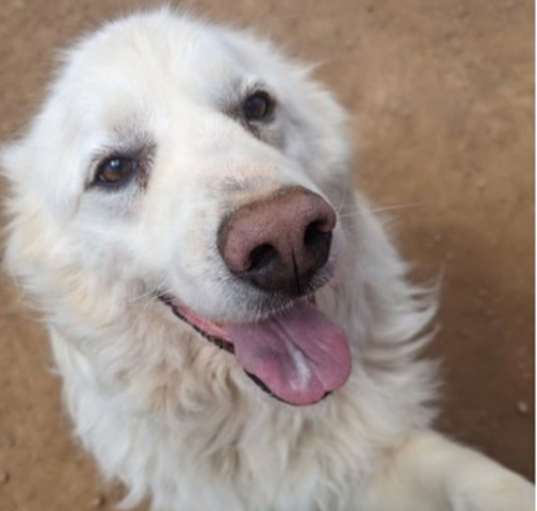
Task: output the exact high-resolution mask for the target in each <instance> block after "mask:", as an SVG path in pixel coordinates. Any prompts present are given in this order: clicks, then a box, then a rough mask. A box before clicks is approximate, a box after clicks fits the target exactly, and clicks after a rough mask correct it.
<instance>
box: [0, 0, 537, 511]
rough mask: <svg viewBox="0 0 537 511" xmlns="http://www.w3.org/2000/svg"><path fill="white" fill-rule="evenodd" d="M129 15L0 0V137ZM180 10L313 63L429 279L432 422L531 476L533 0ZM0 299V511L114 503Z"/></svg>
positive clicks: (363, 169) (14, 301) (363, 170)
mask: <svg viewBox="0 0 537 511" xmlns="http://www.w3.org/2000/svg"><path fill="white" fill-rule="evenodd" d="M172 3H173V2H172ZM136 5H146V6H147V5H156V2H144V3H143V4H142V3H141V2H133V1H128V0H99V1H95V0H93V1H91V0H77V1H71V0H53V1H49V2H43V1H40V0H3V1H2V7H1V9H0V64H1V67H0V91H1V94H0V139H4V140H5V139H6V138H8V137H10V136H12V135H13V134H14V133H16V131H17V130H18V129H20V127H21V126H22V125H23V124H24V122H25V121H27V120H28V118H29V117H30V115H31V113H32V112H33V111H34V110H35V107H36V105H37V104H38V102H39V101H40V99H41V98H42V96H43V94H44V90H45V84H46V82H47V80H48V77H49V76H50V72H51V69H53V65H54V64H53V62H54V61H53V58H52V55H53V50H54V49H56V48H58V47H61V46H65V45H66V44H68V43H69V41H70V40H72V39H73V37H75V36H76V35H77V34H79V33H80V31H84V30H88V29H91V28H93V27H94V26H95V25H96V24H97V23H98V22H99V21H100V20H103V19H105V18H107V17H109V16H111V15H116V14H119V13H123V12H127V11H129V10H130V9H132V8H133V7H135V6H136ZM182 5H188V6H194V7H195V10H197V11H198V12H202V13H207V14H209V15H210V16H211V17H214V18H215V19H217V20H224V21H231V22H234V23H239V24H247V25H251V24H253V25H254V26H257V27H258V28H259V31H260V32H261V33H267V34H271V35H272V36H273V37H274V38H275V39H276V40H278V41H280V42H283V43H284V44H285V46H286V47H287V48H288V49H289V51H290V52H291V53H292V54H294V55H295V56H299V57H302V58H304V59H305V60H308V61H316V62H321V63H322V66H321V67H320V68H319V71H318V76H319V78H320V79H322V80H324V81H325V82H326V83H327V84H328V85H329V86H330V87H331V88H332V89H334V90H335V91H336V93H337V94H338V96H339V98H340V99H341V101H342V102H343V103H344V104H345V105H346V106H347V107H348V108H349V109H350V111H351V112H352V113H353V116H354V119H355V122H354V124H353V126H354V127H353V130H354V132H355V138H356V139H357V146H358V147H359V155H360V165H359V166H358V165H356V170H357V180H356V183H357V184H360V186H362V187H363V188H365V189H366V190H367V191H368V192H369V195H370V196H371V197H372V198H373V199H374V201H375V202H376V204H377V205H378V207H379V208H392V209H393V211H392V213H393V216H394V217H395V218H396V219H397V220H396V222H395V227H394V228H395V229H396V231H397V232H398V233H399V234H398V236H399V238H400V241H401V246H402V248H403V251H404V253H405V254H406V255H407V256H408V257H409V258H410V259H411V260H413V261H414V262H415V263H416V268H417V271H416V274H417V276H420V277H424V276H425V277H431V276H433V275H435V274H437V273H438V272H443V274H444V289H443V305H442V309H441V313H440V320H441V325H442V331H441V333H440V335H439V336H438V338H437V339H436V342H435V343H434V346H433V349H432V352H433V354H435V355H441V356H442V359H443V361H444V363H443V368H444V378H445V381H446V385H445V389H444V396H445V397H444V403H443V407H444V410H445V413H444V414H443V416H442V418H441V420H440V427H441V428H442V429H443V430H444V431H448V432H449V433H450V434H451V435H453V436H454V437H455V438H458V439H460V440H463V441H465V442H468V443H470V444H472V445H475V446H477V447H479V448H480V449H482V450H483V451H485V452H486V453H488V454H490V455H491V456H493V457H494V458H496V459H498V460H499V461H501V462H502V463H504V464H506V465H507V466H509V467H511V468H513V469H515V470H517V471H519V472H521V473H523V474H525V475H526V476H528V477H533V474H534V467H533V460H534V443H533V439H534V437H533V430H534V429H533V428H534V419H533V417H534V390H533V389H534V385H533V373H534V345H533V334H534V317H533V312H534V307H533V300H534V291H533V283H534V269H533V260H534V245H533V232H534V229H533V225H534V224H533V200H534V196H533V193H534V176H533V171H532V169H533V139H534V131H533V122H532V119H533V29H534V28H533V19H534V18H533V2H532V1H531V0H518V1H517V0H406V1H404V2H401V1H398V0H365V1H361V0H332V1H331V2H328V1H311V0H303V1H295V2H285V1H278V0H271V1H265V2H259V1H254V0H235V1H233V0H225V1H217V0H212V1H211V0H202V1H190V2H183V4H182ZM1 190H2V189H1V188H0V193H2V192H1ZM0 198H1V197H0ZM0 303H1V308H0V509H1V510H2V511H67V510H69V511H72V510H85V509H92V508H102V509H111V508H112V504H113V501H114V500H115V498H116V493H117V491H114V490H112V491H111V490H109V489H106V488H104V487H103V485H102V483H101V482H100V481H99V479H98V477H97V476H96V474H95V470H94V467H93V464H92V462H91V460H90V459H88V457H87V456H86V455H85V454H83V453H82V452H81V451H80V449H79V448H78V447H77V446H76V445H75V442H73V440H72V439H71V438H70V429H69V425H68V421H67V419H66V417H65V416H64V413H63V412H62V408H61V405H60V402H59V387H60V383H59V381H58V380H57V378H56V377H55V376H54V375H53V374H52V372H51V363H50V357H49V351H48V346H47V341H46V338H45V336H44V334H43V329H42V327H41V326H40V325H39V323H38V322H37V321H36V320H34V319H33V318H32V317H31V315H30V314H29V312H28V311H27V310H26V311H25V310H24V309H23V308H22V306H21V304H20V299H19V298H18V297H17V295H16V293H15V291H14V289H13V288H12V287H11V285H10V284H9V283H8V281H7V280H6V279H5V278H2V279H1V280H0ZM100 495H102V498H103V499H104V500H102V501H99V500H95V499H99V498H101V497H99V496H100Z"/></svg>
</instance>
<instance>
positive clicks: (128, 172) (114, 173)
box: [94, 156, 138, 188]
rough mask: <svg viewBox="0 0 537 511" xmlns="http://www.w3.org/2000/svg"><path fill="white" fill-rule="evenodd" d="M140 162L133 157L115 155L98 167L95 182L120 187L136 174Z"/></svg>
mask: <svg viewBox="0 0 537 511" xmlns="http://www.w3.org/2000/svg"><path fill="white" fill-rule="evenodd" d="M137 167H138V164H137V162H136V160H134V159H133V158H128V157H125V156H113V157H111V158H107V159H106V160H103V161H102V162H101V163H100V164H99V166H98V167H97V172H96V174H95V179H94V184H95V185H97V186H102V187H105V188H120V187H122V186H124V185H126V184H127V183H128V182H129V181H130V180H131V179H132V178H133V176H134V175H135V173H136V170H137Z"/></svg>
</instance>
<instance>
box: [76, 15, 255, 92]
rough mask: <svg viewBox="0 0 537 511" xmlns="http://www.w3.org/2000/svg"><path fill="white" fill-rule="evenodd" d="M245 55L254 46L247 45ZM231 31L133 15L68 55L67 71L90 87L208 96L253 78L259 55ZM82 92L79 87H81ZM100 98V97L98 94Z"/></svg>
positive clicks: (188, 21) (181, 19) (190, 22)
mask: <svg viewBox="0 0 537 511" xmlns="http://www.w3.org/2000/svg"><path fill="white" fill-rule="evenodd" d="M248 50H249V53H251V52H252V51H254V53H255V48H251V47H250V48H249V49H248ZM245 52H246V49H244V52H243V51H241V45H240V44H237V41H236V40H235V39H234V38H233V33H231V32H229V31H227V30H224V29H222V28H220V27H219V26H216V25H211V24H207V23H201V22H197V21H193V20H191V19H188V18H185V19H183V18H179V17H149V18H147V17H146V18H140V19H138V18H136V17H135V18H132V19H128V20H124V21H123V22H120V23H116V24H112V25H110V26H108V27H106V28H105V29H104V30H103V31H102V32H101V33H99V32H98V33H97V34H95V35H94V36H93V37H90V38H89V39H88V40H87V41H85V44H82V45H80V46H79V47H78V48H77V49H76V50H75V51H74V52H73V53H72V54H71V56H70V64H71V66H70V70H69V74H70V75H73V74H75V75H77V76H78V80H77V81H78V83H80V82H82V83H86V84H88V85H89V87H88V89H92V90H96V89H97V90H102V91H104V92H105V93H106V92H112V93H114V94H115V93H116V92H117V91H118V90H121V91H122V92H123V93H124V94H126V95H129V94H130V95H136V96H138V97H141V96H145V97H144V100H145V101H147V100H148V99H147V98H155V99H158V98H159V96H160V97H162V96H165V97H166V98H168V99H171V98H172V97H173V96H176V97H181V96H182V97H185V98H191V99H197V100H204V99H206V100H211V99H213V98H212V96H214V94H215V92H217V91H218V92H219V93H221V92H222V91H225V90H226V89H229V88H236V87H237V85H238V84H239V83H240V82H241V81H243V80H244V79H245V77H251V76H255V75H256V73H257V72H258V70H257V69H254V68H256V67H257V63H258V62H259V60H261V58H259V59H256V58H255V57H254V58H252V56H251V55H246V54H245ZM79 92H80V89H79ZM101 98H102V96H101Z"/></svg>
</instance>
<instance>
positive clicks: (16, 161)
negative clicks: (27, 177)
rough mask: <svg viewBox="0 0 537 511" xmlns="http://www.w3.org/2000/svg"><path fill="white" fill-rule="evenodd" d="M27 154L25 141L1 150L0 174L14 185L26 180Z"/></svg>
mask: <svg viewBox="0 0 537 511" xmlns="http://www.w3.org/2000/svg"><path fill="white" fill-rule="evenodd" d="M25 154H26V151H25V140H24V139H21V140H19V141H16V142H12V143H10V144H6V145H4V146H2V147H1V148H0V172H1V174H2V176H3V177H4V178H6V179H7V180H8V181H9V182H10V183H12V184H15V183H16V182H17V181H18V180H22V179H24V174H25V171H24V169H25V168H26V167H27V165H26V162H25Z"/></svg>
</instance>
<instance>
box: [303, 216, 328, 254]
mask: <svg viewBox="0 0 537 511" xmlns="http://www.w3.org/2000/svg"><path fill="white" fill-rule="evenodd" d="M331 237H332V233H331V231H329V230H328V231H327V230H326V228H325V226H324V223H323V222H322V221H321V220H316V221H315V222H311V224H309V225H308V227H307V228H306V231H305V232H304V245H305V246H306V247H309V248H311V247H315V246H318V245H320V244H323V243H327V242H328V241H329V240H330V239H331Z"/></svg>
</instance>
